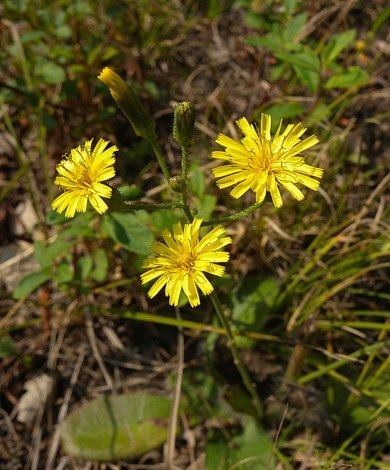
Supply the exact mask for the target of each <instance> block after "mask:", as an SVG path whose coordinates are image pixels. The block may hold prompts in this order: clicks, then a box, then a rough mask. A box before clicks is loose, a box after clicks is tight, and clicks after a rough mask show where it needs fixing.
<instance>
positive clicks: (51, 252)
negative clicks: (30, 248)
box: [34, 238, 74, 268]
mask: <svg viewBox="0 0 390 470" xmlns="http://www.w3.org/2000/svg"><path fill="white" fill-rule="evenodd" d="M73 245H74V242H70V241H66V240H64V239H62V238H58V239H57V240H55V241H54V242H53V243H51V244H50V245H46V244H45V243H44V242H42V241H36V242H35V243H34V256H35V259H36V260H37V261H38V263H39V264H40V265H41V267H42V268H45V267H49V266H52V265H53V262H54V261H55V260H56V258H59V257H60V256H61V255H62V256H64V255H67V254H68V253H69V250H70V248H71V247H72V246H73Z"/></svg>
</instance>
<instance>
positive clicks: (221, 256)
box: [141, 219, 232, 307]
mask: <svg viewBox="0 0 390 470" xmlns="http://www.w3.org/2000/svg"><path fill="white" fill-rule="evenodd" d="M201 224H202V219H194V221H193V222H192V223H189V224H185V225H184V227H182V226H181V224H180V223H177V224H175V226H174V228H173V234H171V233H170V232H169V230H167V229H165V230H164V231H163V233H162V235H163V238H164V242H165V244H164V243H161V242H154V244H153V245H152V252H153V254H152V255H151V256H150V257H149V258H148V259H146V260H145V262H144V263H143V267H144V268H145V269H148V271H146V272H145V273H143V274H142V275H141V280H142V284H146V283H147V282H149V281H152V280H154V279H157V280H156V281H155V283H154V284H153V286H152V287H151V289H150V290H149V292H148V295H149V297H150V298H153V297H154V296H156V295H157V294H158V293H159V292H160V290H161V289H162V288H163V287H164V286H165V295H166V296H167V297H169V304H170V305H176V306H177V305H178V304H179V297H180V293H181V290H182V289H183V291H184V294H185V295H186V296H187V297H188V300H189V302H190V305H191V307H196V306H197V305H199V304H200V299H199V293H198V287H199V289H200V290H201V292H202V293H203V294H204V295H208V294H211V292H212V291H213V290H214V287H213V286H212V284H211V283H210V281H209V280H208V279H207V278H206V276H205V274H204V273H209V274H213V275H214V276H222V275H223V273H224V272H225V268H224V267H223V266H220V265H219V264H215V263H226V262H227V261H228V260H229V253H227V252H226V251H219V250H220V249H221V248H223V247H224V246H226V245H228V244H229V243H231V242H232V240H231V238H230V237H224V235H225V229H224V228H223V227H221V226H219V227H216V228H214V229H213V230H211V231H210V232H209V233H208V234H207V235H205V236H204V237H203V238H202V239H199V229H200V226H201Z"/></svg>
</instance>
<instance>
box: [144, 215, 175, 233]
mask: <svg viewBox="0 0 390 470" xmlns="http://www.w3.org/2000/svg"><path fill="white" fill-rule="evenodd" d="M150 220H151V222H152V223H153V227H154V228H155V229H156V230H157V232H158V233H159V234H160V233H161V232H162V231H163V230H164V229H165V228H167V229H168V230H169V231H170V232H172V230H173V225H174V224H175V223H176V222H179V221H180V220H181V217H180V216H179V215H178V213H177V211H176V212H173V211H166V210H163V211H155V212H151V213H150Z"/></svg>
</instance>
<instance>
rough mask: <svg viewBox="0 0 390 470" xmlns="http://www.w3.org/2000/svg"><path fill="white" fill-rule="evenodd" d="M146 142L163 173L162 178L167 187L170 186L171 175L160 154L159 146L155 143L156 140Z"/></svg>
mask: <svg viewBox="0 0 390 470" xmlns="http://www.w3.org/2000/svg"><path fill="white" fill-rule="evenodd" d="M148 142H149V144H150V145H151V146H152V148H153V151H154V153H155V155H156V157H157V161H158V163H159V165H160V168H161V171H162V172H163V175H164V178H165V179H166V181H167V183H168V186H170V184H169V180H170V178H171V175H170V174H169V170H168V167H167V165H166V163H165V160H164V155H163V154H162V152H161V148H160V145H159V144H158V143H157V140H156V139H150V140H149V141H148Z"/></svg>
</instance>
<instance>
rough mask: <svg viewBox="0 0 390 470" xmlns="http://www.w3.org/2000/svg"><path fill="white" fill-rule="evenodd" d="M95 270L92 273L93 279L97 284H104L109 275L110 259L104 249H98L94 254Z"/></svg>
mask: <svg viewBox="0 0 390 470" xmlns="http://www.w3.org/2000/svg"><path fill="white" fill-rule="evenodd" d="M92 258H93V270H92V273H91V276H92V279H94V280H95V281H97V282H103V281H105V280H106V278H107V274H108V257H107V254H106V252H105V250H103V248H99V249H97V250H96V251H95V252H93V253H92Z"/></svg>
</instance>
